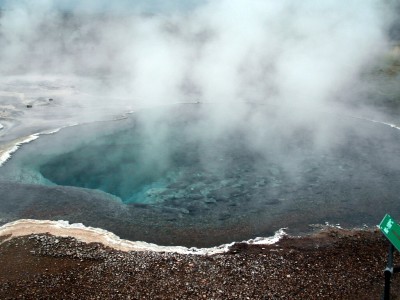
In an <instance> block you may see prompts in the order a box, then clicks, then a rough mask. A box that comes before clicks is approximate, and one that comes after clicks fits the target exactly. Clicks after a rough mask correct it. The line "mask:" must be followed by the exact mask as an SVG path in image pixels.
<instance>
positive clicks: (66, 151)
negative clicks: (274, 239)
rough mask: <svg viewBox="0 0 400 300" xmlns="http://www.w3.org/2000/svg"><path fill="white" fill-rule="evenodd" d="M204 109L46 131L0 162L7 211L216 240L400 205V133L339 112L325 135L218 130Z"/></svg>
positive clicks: (368, 219) (348, 221)
mask: <svg viewBox="0 0 400 300" xmlns="http://www.w3.org/2000/svg"><path fill="white" fill-rule="evenodd" d="M208 114H209V112H208V111H207V109H205V108H200V106H198V105H197V106H196V105H193V106H186V107H179V108H174V109H170V110H168V111H167V113H164V112H163V113H161V112H160V111H159V110H149V111H145V112H141V113H139V114H134V115H132V116H131V117H130V118H128V119H126V120H122V121H115V122H103V123H96V124H90V125H85V126H77V127H73V128H69V129H64V130H62V131H60V132H59V133H57V134H55V135H53V136H42V137H41V138H39V139H38V140H37V141H34V142H32V143H31V144H29V145H25V146H24V147H23V148H22V149H20V150H19V151H18V152H17V153H16V154H15V155H14V156H13V158H12V159H11V160H10V161H9V162H7V164H6V165H4V166H3V167H2V168H0V173H1V179H2V180H3V181H2V182H1V183H0V192H1V193H2V195H4V196H3V197H2V199H1V201H0V212H2V215H0V218H2V220H7V221H10V220H14V219H18V218H38V219H39V218H41V219H67V220H69V221H71V222H82V223H84V224H85V225H90V226H97V227H102V228H105V229H107V230H110V231H113V232H114V233H116V234H117V235H119V236H121V237H122V238H128V239H132V240H145V241H148V242H156V243H159V244H164V245H174V244H175V245H176V244H180V245H186V246H211V245H217V244H221V243H226V242H231V241H233V240H242V239H249V238H253V237H255V236H260V235H261V236H266V235H269V234H271V233H272V232H273V231H274V230H277V229H279V228H281V227H289V231H291V232H292V233H299V232H306V231H307V230H311V228H310V227H309V225H310V224H313V223H324V222H331V223H335V224H336V223H340V224H342V225H344V226H349V227H352V226H361V225H363V224H367V225H375V224H377V223H379V221H380V219H381V218H382V217H383V215H384V214H385V213H386V212H390V213H391V214H392V215H394V216H396V213H397V212H399V211H400V210H399V208H400V207H399V206H400V204H398V202H399V201H397V197H398V195H399V179H400V159H399V157H400V156H399V154H400V153H399V149H400V148H399V145H400V136H399V131H398V130H395V129H392V128H389V127H385V126H382V125H379V124H373V123H368V122H365V121H360V120H353V119H348V118H342V119H340V120H339V122H338V120H337V119H336V120H331V121H332V122H333V123H332V124H334V125H335V126H334V128H335V130H333V131H329V132H328V131H326V134H325V132H324V133H323V134H318V135H317V134H316V130H315V129H314V127H313V126H304V127H298V126H296V127H295V128H294V127H290V126H289V125H284V124H287V123H285V122H286V120H285V122H280V121H277V120H276V119H275V118H273V119H272V118H271V119H268V118H265V119H263V120H264V121H263V122H262V123H259V122H257V123H256V125H254V126H253V125H249V124H248V123H246V125H244V124H243V123H241V122H240V121H238V120H233V122H229V121H227V123H229V126H225V127H223V130H220V131H218V129H219V128H216V127H215V126H214V125H215V124H216V123H214V121H215V120H210V119H208V118H207V117H206V116H207V115H208ZM268 116H269V117H270V115H268V114H266V117H268ZM327 122H329V120H327ZM260 124H262V125H263V126H260ZM329 128H330V127H329ZM328 134H329V142H326V141H325V142H321V139H322V138H323V137H325V136H326V135H328Z"/></svg>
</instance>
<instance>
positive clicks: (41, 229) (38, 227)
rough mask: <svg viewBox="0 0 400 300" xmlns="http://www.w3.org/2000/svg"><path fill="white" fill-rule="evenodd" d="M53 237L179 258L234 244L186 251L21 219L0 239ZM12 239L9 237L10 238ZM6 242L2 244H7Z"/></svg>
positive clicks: (259, 241)
mask: <svg viewBox="0 0 400 300" xmlns="http://www.w3.org/2000/svg"><path fill="white" fill-rule="evenodd" d="M46 233H49V234H52V235H54V236H60V237H74V238H76V239H77V240H79V241H82V242H86V243H92V242H98V243H101V244H103V245H105V246H108V247H111V248H114V249H116V250H121V251H125V252H128V251H153V252H172V253H179V254H197V255H213V254H221V253H226V252H227V251H229V248H230V247H231V246H232V245H234V244H235V242H232V243H229V244H223V245H220V246H216V247H210V248H197V247H191V248H188V247H184V246H160V245H156V244H152V243H147V242H142V241H129V240H124V239H121V238H120V237H118V236H117V235H115V234H114V233H112V232H109V231H107V230H105V229H101V228H95V227H90V226H85V225H83V224H82V223H74V224H70V223H69V222H68V221H64V220H58V221H50V220H32V219H20V220H17V221H14V222H10V223H7V224H4V225H3V226H1V227H0V236H7V239H5V240H8V239H11V238H12V237H18V236H25V235H30V234H46ZM285 235H286V233H285V231H284V228H282V229H280V230H278V231H277V232H276V233H275V234H274V235H273V236H272V237H258V238H255V239H251V240H248V241H243V243H248V244H256V245H271V244H275V243H277V242H278V241H279V240H280V239H281V238H282V237H283V236H285ZM8 236H9V237H8ZM5 240H4V241H5ZM4 241H3V242H4Z"/></svg>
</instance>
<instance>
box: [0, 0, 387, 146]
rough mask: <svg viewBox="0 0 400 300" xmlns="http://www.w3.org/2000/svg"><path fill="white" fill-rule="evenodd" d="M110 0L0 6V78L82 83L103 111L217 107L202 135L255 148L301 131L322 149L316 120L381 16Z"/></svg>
mask: <svg viewBox="0 0 400 300" xmlns="http://www.w3.org/2000/svg"><path fill="white" fill-rule="evenodd" d="M68 3H69V4H68ZM110 3H111V2H109V1H79V2H78V1H72V2H67V1H46V0H38V1H22V0H21V1H6V2H5V5H4V9H3V11H2V16H1V19H0V21H1V27H0V43H1V47H0V59H1V63H0V73H1V74H3V75H9V74H26V73H36V74H44V75H49V74H50V75H76V76H80V77H82V78H90V79H91V80H93V82H94V84H92V85H91V89H92V92H93V93H97V94H98V95H101V96H104V95H109V97H110V98H109V99H112V100H109V101H113V104H115V105H130V106H133V107H134V106H135V105H159V104H170V103H177V102H197V101H199V102H211V103H214V104H220V105H215V109H213V111H212V113H211V114H210V120H211V121H210V123H208V124H207V125H208V127H209V128H213V129H212V131H213V134H215V135H216V136H218V134H223V133H224V131H225V129H226V127H229V126H232V124H238V126H241V125H243V126H248V128H249V131H250V132H251V134H252V135H254V139H253V141H254V144H255V145H256V147H257V148H258V147H260V148H263V147H265V144H264V143H263V142H259V141H265V140H268V137H270V134H269V133H265V131H264V130H263V129H265V127H266V126H269V127H271V128H272V130H275V131H276V130H278V131H280V133H281V134H282V136H283V137H282V139H284V138H285V137H286V138H290V137H291V136H292V135H293V134H295V133H294V132H292V131H291V130H292V129H290V130H289V129H287V128H299V127H301V126H306V127H310V128H313V131H314V133H313V134H314V135H315V138H314V140H313V141H314V143H315V144H316V145H317V146H321V145H323V146H325V144H329V143H332V141H334V138H335V135H334V134H333V133H332V130H333V129H332V127H334V126H330V125H329V122H328V121H327V120H326V113H330V114H339V113H341V112H343V111H344V112H346V113H348V111H349V109H350V107H351V104H352V102H354V99H355V98H356V99H357V101H358V100H359V98H360V97H361V95H362V91H363V90H364V89H365V83H363V81H362V80H361V75H362V74H363V72H366V71H368V69H370V68H371V67H373V66H374V64H375V63H376V61H378V60H379V59H380V58H381V56H382V54H383V53H385V51H387V49H388V37H387V32H388V26H389V25H390V23H391V22H392V21H393V16H392V15H391V10H390V9H391V7H392V6H391V5H390V2H388V1H386V2H384V1H372V0H371V1H362V2H361V1H357V0H352V1H346V3H343V2H338V1H328V0H327V1H311V0H308V1H301V2H298V1H264V0H263V1H243V0H218V1H191V2H186V5H183V3H184V2H183V1H181V2H179V1H175V2H168V3H169V4H168V5H167V4H165V2H162V1H153V2H150V4H149V2H140V1H139V2H137V3H136V4H132V2H131V1H118V2H116V1H113V2H112V3H113V4H110ZM145 3H147V4H145ZM99 99H100V98H99ZM101 99H107V97H102V98H101ZM116 99H123V100H116ZM99 101H101V100H99ZM94 104H96V103H94ZM254 104H258V105H262V107H263V109H262V110H263V111H264V112H265V111H267V114H265V113H264V112H263V113H255V112H254V109H253V106H252V105H254ZM321 112H322V113H323V114H321ZM266 118H267V119H269V121H270V120H272V119H276V120H280V121H279V122H277V123H273V124H272V125H271V123H269V124H265V123H264V121H263V120H264V119H266ZM320 121H324V122H320ZM320 123H324V124H320ZM285 124H290V126H286V125H285ZM317 125H318V126H317ZM235 126H236V125H235ZM335 126H336V125H335ZM150 128H151V126H150ZM285 130H287V132H285ZM205 131H206V132H207V131H208V133H207V134H210V132H209V130H207V129H205Z"/></svg>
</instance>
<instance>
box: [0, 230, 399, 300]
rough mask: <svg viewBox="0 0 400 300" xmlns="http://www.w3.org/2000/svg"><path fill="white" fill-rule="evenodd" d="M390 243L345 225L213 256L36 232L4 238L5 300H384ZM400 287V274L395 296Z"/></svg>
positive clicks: (1, 276)
mask: <svg viewBox="0 0 400 300" xmlns="http://www.w3.org/2000/svg"><path fill="white" fill-rule="evenodd" d="M387 247H388V244H387V241H386V240H385V239H384V238H383V237H382V235H381V234H380V233H379V232H378V231H344V230H338V229H330V230H325V231H323V232H320V233H319V234H316V235H314V236H312V237H303V238H284V239H282V240H281V241H280V242H279V243H278V244H275V245H269V246H266V245H248V244H235V245H234V246H232V247H231V249H230V251H229V252H228V253H226V254H217V255H212V256H204V255H182V254H175V253H156V252H121V251H116V250H113V249H110V248H106V247H104V246H102V245H101V244H96V243H90V244H85V243H82V242H79V241H77V240H76V239H74V238H61V237H55V236H51V235H29V236H24V237H17V238H13V239H11V240H8V241H5V242H3V243H2V244H0V299H380V297H381V294H382V291H383V269H384V268H385V264H386V255H387ZM395 262H399V263H400V256H398V255H396V256H395ZM399 287H400V274H397V275H395V276H394V279H393V288H392V293H393V299H400V297H396V295H399V296H400V288H399Z"/></svg>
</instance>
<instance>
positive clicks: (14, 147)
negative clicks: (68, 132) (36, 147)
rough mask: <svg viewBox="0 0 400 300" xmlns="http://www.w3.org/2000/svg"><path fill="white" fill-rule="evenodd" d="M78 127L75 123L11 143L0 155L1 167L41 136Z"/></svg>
mask: <svg viewBox="0 0 400 300" xmlns="http://www.w3.org/2000/svg"><path fill="white" fill-rule="evenodd" d="M76 125H78V123H73V124H70V125H66V126H62V127H59V128H56V129H50V130H45V131H41V132H37V133H33V134H31V135H28V136H25V137H22V138H19V139H17V140H14V142H11V145H10V146H9V148H8V149H6V150H4V152H3V153H2V154H1V155H0V167H1V166H2V165H4V164H5V163H6V162H7V161H8V160H9V159H10V158H11V156H12V154H13V153H14V152H16V151H17V150H18V149H19V148H20V147H21V146H22V145H23V144H28V143H30V142H32V141H34V140H36V139H38V138H39V136H41V135H48V134H54V133H57V132H59V131H60V130H61V129H63V128H67V127H72V126H76Z"/></svg>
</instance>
